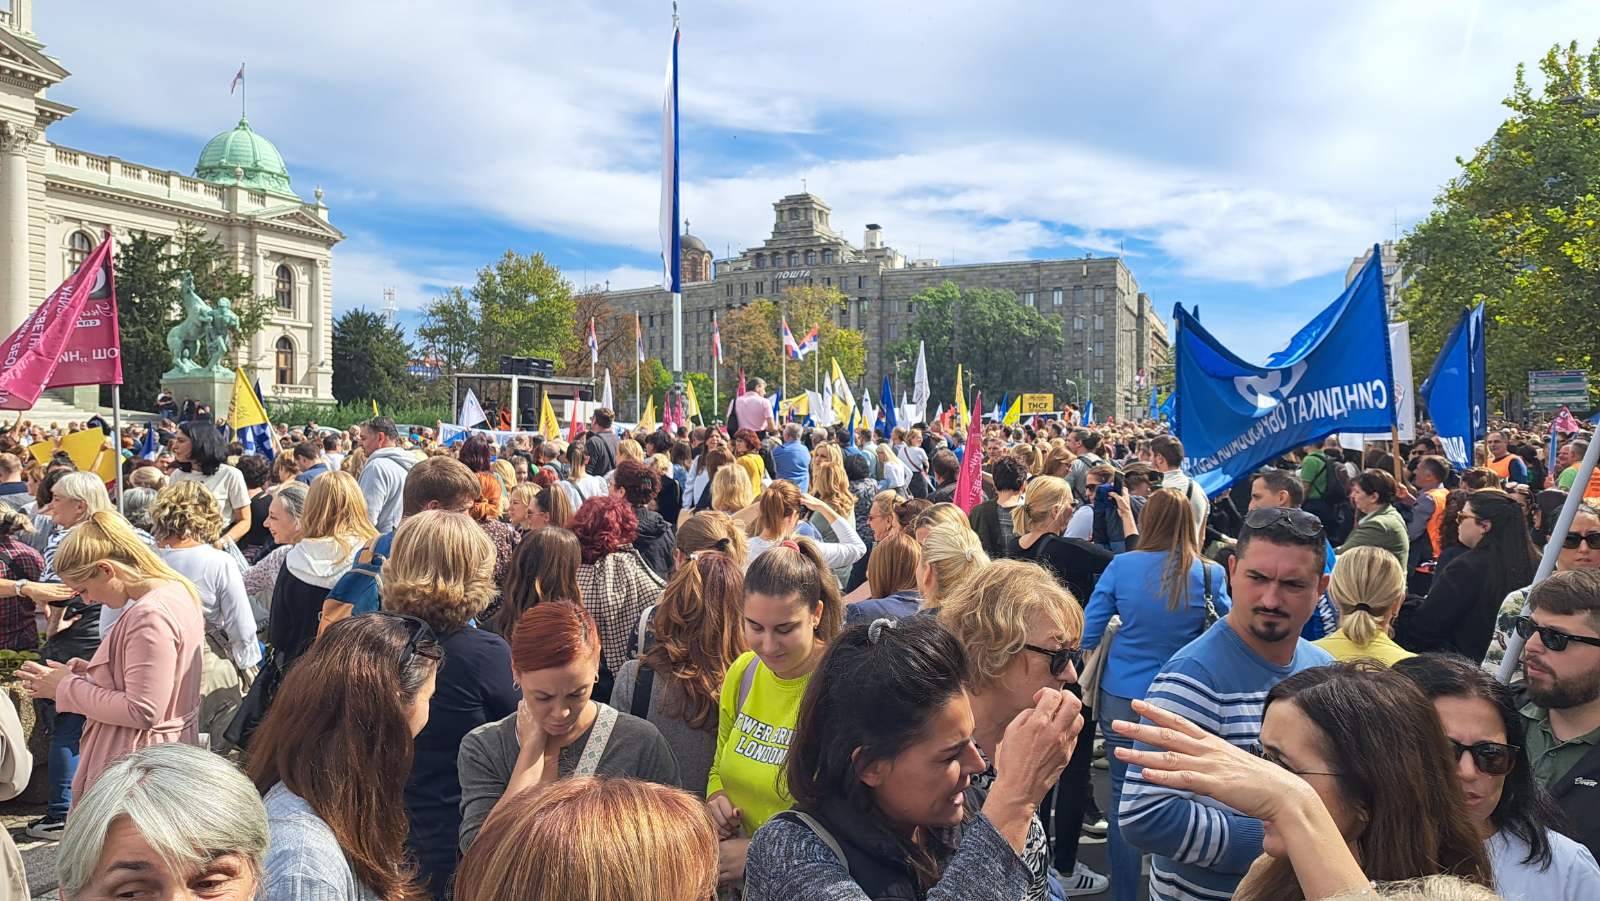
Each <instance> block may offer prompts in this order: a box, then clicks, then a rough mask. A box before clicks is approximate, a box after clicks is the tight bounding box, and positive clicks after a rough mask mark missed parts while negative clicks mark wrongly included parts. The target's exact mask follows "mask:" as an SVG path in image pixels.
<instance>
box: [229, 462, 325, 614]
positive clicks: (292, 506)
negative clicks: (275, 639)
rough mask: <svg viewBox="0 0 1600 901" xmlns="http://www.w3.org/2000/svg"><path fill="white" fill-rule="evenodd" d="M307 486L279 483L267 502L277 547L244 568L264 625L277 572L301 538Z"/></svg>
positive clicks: (269, 527)
mask: <svg viewBox="0 0 1600 901" xmlns="http://www.w3.org/2000/svg"><path fill="white" fill-rule="evenodd" d="M308 490H309V489H308V488H306V486H305V485H304V484H303V483H300V482H288V483H285V484H283V485H280V486H278V490H277V491H276V492H275V493H274V494H273V495H272V503H271V504H270V505H268V506H267V531H268V532H270V533H272V541H273V543H274V544H275V545H276V547H274V548H273V549H272V550H270V551H268V552H266V553H265V554H263V555H261V559H259V560H257V561H256V562H255V563H254V564H252V565H251V567H250V568H249V569H247V570H245V571H244V590H245V593H246V594H248V595H249V596H250V607H251V610H252V611H254V613H255V616H256V623H257V624H258V625H260V626H261V627H263V628H265V627H266V624H267V613H268V611H269V610H270V609H271V608H272V591H273V589H274V588H276V587H277V585H278V573H280V572H282V571H283V561H284V559H285V558H287V557H288V556H289V550H290V549H291V548H293V547H294V546H295V545H296V544H298V543H299V542H300V536H301V529H300V517H301V516H302V515H304V514H305V511H306V492H307V491H308Z"/></svg>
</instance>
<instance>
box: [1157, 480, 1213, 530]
mask: <svg viewBox="0 0 1600 901" xmlns="http://www.w3.org/2000/svg"><path fill="white" fill-rule="evenodd" d="M1191 485H1193V487H1192V488H1191V487H1190V486H1191ZM1161 487H1162V488H1171V489H1172V490H1173V491H1176V492H1178V493H1179V494H1181V495H1183V496H1184V497H1186V498H1188V499H1189V507H1190V508H1191V509H1193V510H1194V531H1195V537H1196V538H1197V539H1199V541H1200V544H1201V546H1204V545H1205V543H1206V520H1207V519H1209V518H1210V516H1211V501H1209V500H1207V499H1206V493H1205V491H1204V490H1202V489H1201V488H1200V486H1199V485H1195V484H1194V480H1193V479H1191V478H1189V477H1188V476H1186V475H1184V474H1183V473H1182V472H1179V471H1178V470H1176V469H1169V470H1167V471H1166V472H1165V473H1163V474H1162V476H1161Z"/></svg>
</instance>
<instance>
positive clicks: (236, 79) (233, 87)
mask: <svg viewBox="0 0 1600 901" xmlns="http://www.w3.org/2000/svg"><path fill="white" fill-rule="evenodd" d="M269 80H270V79H269ZM241 84H244V63H240V64H239V71H238V72H235V73H234V75H233V82H232V83H231V84H229V85H228V96H230V97H231V96H233V92H234V91H237V90H238V89H239V85H241Z"/></svg>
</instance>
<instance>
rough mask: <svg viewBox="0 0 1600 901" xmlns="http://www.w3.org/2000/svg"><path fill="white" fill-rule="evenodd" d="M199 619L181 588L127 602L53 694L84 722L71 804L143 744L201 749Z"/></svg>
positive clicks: (192, 601) (202, 626)
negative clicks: (197, 746)
mask: <svg viewBox="0 0 1600 901" xmlns="http://www.w3.org/2000/svg"><path fill="white" fill-rule="evenodd" d="M204 643H205V618H204V614H202V613H201V610H200V602H199V601H197V600H195V599H194V597H193V596H192V595H190V594H189V591H188V589H186V588H184V586H183V584H182V583H181V582H167V583H165V584H163V585H161V586H160V587H158V588H156V589H154V590H153V591H151V592H149V593H148V594H146V595H145V596H144V597H142V598H139V599H137V600H134V601H130V602H129V603H128V606H127V608H126V612H124V613H123V615H122V617H121V618H120V619H118V620H117V623H116V625H115V626H113V627H112V629H111V632H110V634H108V635H107V636H106V637H105V638H103V639H101V641H100V648H99V650H97V651H95V653H94V658H93V659H92V660H90V661H89V662H88V663H87V664H85V663H83V662H82V661H75V662H74V663H73V664H72V668H73V674H72V675H70V676H68V677H67V678H65V679H63V680H62V681H61V684H60V685H59V686H58V687H57V688H56V709H58V710H61V711H65V712H67V713H81V714H83V715H84V716H85V717H87V718H88V722H87V723H85V724H84V729H83V739H82V741H81V742H79V745H78V752H79V757H78V774H77V776H76V777H74V778H73V780H72V803H73V804H74V805H76V804H77V803H78V801H80V800H81V799H82V798H83V795H84V792H86V791H88V790H89V788H90V787H91V786H92V785H94V782H95V780H96V779H98V778H99V777H100V774H101V773H102V772H104V771H105V768H106V767H107V766H110V765H111V764H112V763H113V762H114V761H115V760H116V759H117V758H119V757H121V756H122V755H124V754H127V753H128V752H130V751H134V750H137V749H139V748H142V747H145V746H147V745H157V744H166V743H168V742H179V741H181V742H185V743H187V744H191V745H195V744H199V743H200V735H199V730H198V727H197V726H196V721H197V717H198V714H199V712H200V648H201V646H202V645H203V644H204Z"/></svg>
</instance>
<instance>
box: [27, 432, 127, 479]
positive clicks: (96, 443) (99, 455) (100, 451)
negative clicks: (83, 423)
mask: <svg viewBox="0 0 1600 901" xmlns="http://www.w3.org/2000/svg"><path fill="white" fill-rule="evenodd" d="M40 447H43V449H44V457H43V458H42V459H40V462H41V463H48V462H50V455H51V454H52V453H53V452H54V450H55V449H54V448H52V447H50V446H48V445H43V444H42V443H41V444H34V445H31V446H30V448H29V449H30V450H32V451H33V455H34V457H36V458H38V457H39V448H40ZM61 450H64V451H66V452H67V456H69V457H71V458H72V465H74V466H76V467H78V470H79V471H80V472H92V473H94V474H95V475H97V476H99V477H100V481H102V482H112V481H115V480H116V478H117V452H116V451H115V450H114V449H112V447H111V444H110V442H109V441H108V440H107V439H106V433H105V432H102V431H100V430H99V429H95V428H89V429H84V430H83V431H81V432H73V433H72V434H71V435H68V436H67V437H65V438H63V439H61Z"/></svg>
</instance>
